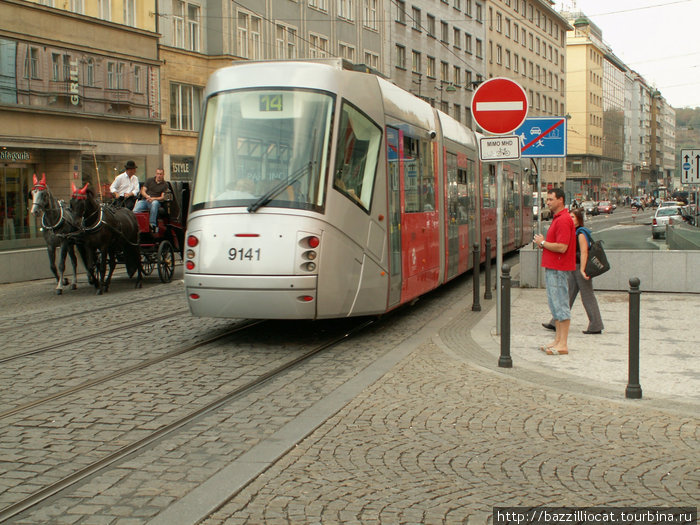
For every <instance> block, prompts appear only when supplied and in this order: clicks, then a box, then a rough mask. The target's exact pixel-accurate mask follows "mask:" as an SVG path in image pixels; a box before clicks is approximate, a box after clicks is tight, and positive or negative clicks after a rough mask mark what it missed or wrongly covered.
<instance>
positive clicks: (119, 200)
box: [109, 160, 139, 209]
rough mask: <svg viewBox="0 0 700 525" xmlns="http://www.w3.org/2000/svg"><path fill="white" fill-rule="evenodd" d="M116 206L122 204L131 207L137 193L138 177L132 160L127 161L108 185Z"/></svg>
mask: <svg viewBox="0 0 700 525" xmlns="http://www.w3.org/2000/svg"><path fill="white" fill-rule="evenodd" d="M109 191H111V192H112V196H114V198H115V200H116V202H115V204H116V205H117V206H124V207H125V208H129V209H132V208H133V207H134V204H135V203H136V197H138V194H139V178H138V177H137V176H136V163H135V162H134V161H133V160H130V161H127V163H126V165H125V166H124V171H123V172H121V173H120V174H119V175H117V177H116V178H115V179H114V182H113V183H112V185H111V186H110V187H109Z"/></svg>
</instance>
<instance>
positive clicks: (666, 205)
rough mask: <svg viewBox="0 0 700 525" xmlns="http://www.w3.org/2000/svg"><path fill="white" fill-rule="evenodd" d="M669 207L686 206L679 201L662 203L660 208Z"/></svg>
mask: <svg viewBox="0 0 700 525" xmlns="http://www.w3.org/2000/svg"><path fill="white" fill-rule="evenodd" d="M669 206H685V204H683V203H682V202H678V201H662V202H661V204H659V208H667V207H669Z"/></svg>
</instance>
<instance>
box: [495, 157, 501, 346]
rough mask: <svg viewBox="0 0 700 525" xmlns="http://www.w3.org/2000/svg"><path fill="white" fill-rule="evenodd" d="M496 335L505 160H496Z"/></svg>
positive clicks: (499, 311) (499, 307)
mask: <svg viewBox="0 0 700 525" xmlns="http://www.w3.org/2000/svg"><path fill="white" fill-rule="evenodd" d="M496 199H497V200H496V202H497V204H496V290H498V293H497V294H496V335H500V334H501V292H500V290H501V266H503V162H496Z"/></svg>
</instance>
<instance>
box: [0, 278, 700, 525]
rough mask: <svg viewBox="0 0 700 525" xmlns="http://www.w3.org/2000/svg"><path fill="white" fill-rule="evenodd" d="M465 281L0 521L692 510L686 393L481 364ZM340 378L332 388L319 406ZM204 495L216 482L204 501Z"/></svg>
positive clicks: (467, 518) (698, 493) (427, 519)
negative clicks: (519, 509) (634, 396)
mask: <svg viewBox="0 0 700 525" xmlns="http://www.w3.org/2000/svg"><path fill="white" fill-rule="evenodd" d="M469 281H471V279H468V280H467V279H463V280H461V281H459V282H457V283H453V284H452V285H450V286H448V287H445V288H444V289H443V290H442V291H440V292H439V293H437V294H433V295H431V296H429V297H426V298H424V299H423V300H421V302H420V303H419V304H418V305H417V306H416V307H414V308H410V309H406V310H405V311H402V312H399V313H398V315H396V316H395V319H394V320H393V321H392V322H391V323H383V324H381V325H380V326H379V327H378V328H377V329H374V330H373V331H371V333H370V334H368V335H367V336H366V337H361V338H358V339H354V340H350V341H348V342H347V343H346V344H344V345H343V346H342V347H339V348H338V349H334V350H333V351H332V352H329V353H327V354H322V355H320V356H318V357H317V358H315V359H314V363H313V364H312V365H311V366H309V367H305V368H304V369H300V370H298V371H295V372H293V373H291V374H287V375H286V376H284V377H282V378H278V379H276V380H275V381H273V382H271V383H270V384H269V385H266V386H265V387H264V388H261V389H259V390H258V391H257V392H256V393H255V394H254V395H253V396H249V397H247V398H245V399H241V400H238V401H236V402H234V403H232V404H230V405H228V406H227V407H224V408H223V409H221V410H219V411H217V412H215V413H212V414H210V415H208V416H207V417H205V418H202V419H201V420H199V421H197V422H196V423H193V424H190V425H188V426H187V427H185V428H184V429H182V430H181V431H179V432H178V433H177V434H175V435H172V436H169V437H168V438H167V439H163V440H161V441H159V442H158V443H157V444H154V445H153V446H152V447H151V448H150V449H148V450H145V451H143V452H142V453H140V454H138V455H135V456H133V457H130V458H129V459H128V460H126V461H123V462H121V463H120V464H119V465H116V466H115V467H114V468H111V469H109V470H107V471H104V472H101V473H99V474H97V475H95V476H93V477H92V478H90V479H88V480H86V481H85V482H83V483H81V484H80V485H77V486H76V487H73V488H72V489H70V490H69V491H65V492H63V493H61V494H60V495H58V496H57V497H54V498H53V499H52V500H49V501H48V502H46V503H45V504H43V505H42V506H41V507H40V508H37V509H34V510H33V511H31V512H29V513H26V514H23V515H21V516H18V517H17V518H15V519H13V520H12V523H22V524H35V523H71V524H72V523H80V524H83V523H94V524H101V523H105V524H110V525H112V524H137V523H148V522H152V523H154V524H155V523H168V525H176V524H179V523H183V524H185V523H198V522H199V521H200V520H201V519H205V523H209V524H214V523H232V524H237V523H250V524H258V523H269V524H277V523H279V524H288V523H292V524H306V523H309V524H315V523H319V524H321V523H322V524H327V523H362V524H364V523H382V524H394V523H409V524H412V523H415V524H419V523H420V524H423V523H427V524H433V523H469V524H481V523H490V521H491V520H490V517H491V512H492V508H493V507H494V506H535V505H557V506H561V505H568V506H590V505H617V506H628V505H629V506H642V505H643V506H651V505H660V506H671V505H693V506H694V505H697V501H698V500H699V499H700V489H699V487H700V465H699V464H698V460H697V458H698V457H699V456H700V454H698V452H700V450H699V449H700V446H699V445H698V443H699V442H698V437H699V436H698V417H697V416H698V407H697V405H692V404H691V405H688V404H685V405H684V404H682V403H680V404H679V403H675V402H669V400H668V399H658V400H655V402H647V401H646V400H640V401H624V399H623V398H621V396H620V394H619V392H615V391H611V390H605V389H603V388H600V385H599V384H597V383H596V384H595V385H593V386H591V385H590V384H588V383H587V382H586V380H585V378H584V379H582V378H581V377H578V378H576V377H574V376H567V375H564V374H562V373H561V371H560V370H557V369H553V368H546V369H544V368H543V367H541V366H539V367H538V366H536V364H532V363H530V364H529V365H528V366H521V362H522V361H521V360H520V358H517V357H515V355H517V353H516V354H514V357H515V366H514V368H513V369H498V368H497V367H496V366H495V363H496V359H494V354H493V349H492V348H483V347H482V345H481V344H479V343H477V342H475V340H474V339H473V336H474V332H475V331H476V329H477V328H478V327H479V326H480V325H481V323H483V322H485V321H484V320H485V319H487V318H488V316H489V315H491V314H492V312H493V310H492V309H491V306H492V304H493V303H495V300H494V301H493V302H485V303H482V304H484V309H485V311H484V312H472V311H471V310H470V306H471V304H470V303H471V290H470V288H469ZM530 317H532V314H530ZM195 321H196V320H195ZM482 331H483V330H482ZM489 339H491V336H490V334H488V333H487V334H486V337H485V339H484V340H489ZM484 344H485V345H486V346H488V345H489V344H492V341H490V342H489V341H486V342H485V343H484ZM227 351H228V349H227V348H226V347H225V345H222V346H221V347H220V348H218V349H216V350H215V351H213V352H212V356H210V357H211V358H213V359H209V360H210V361H211V362H212V363H213V362H215V358H216V355H217V353H218V355H219V356H222V355H224V353H225V352H227ZM392 359H393V361H392ZM188 366H189V365H188ZM193 370H196V367H195V368H193ZM221 373H222V374H224V373H225V372H221ZM163 374H164V375H163V377H164V378H166V377H169V378H170V379H169V381H171V382H172V385H173V386H172V388H171V391H172V392H173V393H174V394H175V395H177V396H192V393H191V392H189V390H188V388H186V387H184V386H178V384H177V383H176V382H175V380H176V379H177V378H176V376H177V373H176V372H175V373H170V372H168V371H163ZM168 374H170V375H168ZM370 375H371V377H369V378H368V379H363V378H364V377H365V376H370ZM205 380H206V378H205V376H202V381H205ZM355 380H357V385H359V386H357V387H356V390H352V391H350V393H349V394H347V399H345V400H341V401H340V402H339V403H338V404H336V405H332V404H331V403H330V402H329V401H328V400H329V399H330V398H332V397H333V395H332V394H334V393H335V392H337V391H338V390H341V389H342V388H344V387H346V386H347V385H348V384H350V383H352V382H353V381H355ZM363 380H364V383H363V382H362V381H363ZM149 381H150V380H149V379H146V378H144V379H143V380H142V383H143V386H142V390H143V391H144V392H146V393H148V392H152V391H153V388H152V385H151V383H150V382H149ZM129 395H131V394H129ZM148 395H151V394H148ZM124 401H126V402H128V399H125V400H124ZM122 402H123V401H120V402H119V404H121V403H122ZM689 406H690V409H688V407H689ZM96 408H98V409H99V408H100V407H96ZM113 408H116V409H117V411H118V413H120V411H119V407H118V406H115V407H102V408H101V410H104V411H105V414H107V415H108V412H107V410H108V409H110V410H111V409H113ZM156 408H158V409H159V410H160V409H161V408H162V410H161V412H160V413H161V414H165V415H167V413H168V412H169V411H170V410H172V407H170V409H169V408H168V407H167V406H165V405H163V406H162V407H156ZM127 412H128V411H126V412H124V413H127ZM314 412H316V413H315V414H313V415H314V416H315V419H314V418H310V417H308V415H309V413H314ZM312 419H313V421H312ZM122 423H123V424H127V423H128V421H126V420H124V421H122ZM290 426H291V427H294V426H296V427H298V429H297V433H295V434H294V435H293V436H292V434H293V433H292V432H289V431H288V430H286V429H288V427H290ZM62 429H63V427H62V426H60V425H59V426H58V427H57V428H56V429H55V430H54V431H55V432H62ZM314 429H315V430H314ZM25 431H27V432H28V435H30V434H31V430H30V429H25ZM41 431H42V432H44V431H45V429H44V430H41ZM304 436H306V437H305V438H304ZM104 439H105V440H109V439H111V438H110V437H109V436H107V435H105V436H104ZM265 444H267V448H265V447H264V445H265ZM101 446H102V447H105V446H109V444H108V443H105V444H103V445H101ZM256 451H262V452H260V456H259V457H258V456H257V455H256ZM270 451H274V452H270ZM10 453H11V452H10V451H8V450H7V449H5V450H3V451H0V461H1V460H2V459H3V457H5V458H6V457H8V456H7V455H8V454H10ZM36 453H37V454H41V453H42V452H41V451H37V452H36ZM251 453H253V456H254V458H253V460H252V461H251V463H249V464H244V463H242V462H241V458H242V457H245V456H246V454H248V455H250V454H251ZM72 454H74V451H72V450H67V451H66V458H68V457H73V456H72ZM250 464H253V465H256V469H257V470H255V472H248V471H247V470H246V469H247V468H248V467H249V466H250ZM227 472H229V473H230V472H233V473H235V474H236V475H237V476H238V477H239V478H240V480H239V481H238V482H237V484H236V483H233V482H232V481H231V477H226V476H225V475H224V474H226V473H227ZM260 472H262V474H260ZM2 477H3V475H2V473H0V481H1V479H2ZM23 485H24V486H27V487H28V488H31V482H30V481H27V482H25V483H24V484H23ZM212 489H214V490H215V491H216V492H217V493H221V494H224V496H222V497H221V499H220V500H219V503H218V504H217V505H215V506H213V507H212V506H211V502H210V501H209V502H206V503H204V500H205V499H206V496H207V495H208V494H205V493H208V492H212ZM231 494H234V495H233V497H230V495H231ZM217 497H218V496H217ZM218 505H221V506H220V507H219V508H218V510H214V509H216V508H217V506H218ZM212 511H213V512H212Z"/></svg>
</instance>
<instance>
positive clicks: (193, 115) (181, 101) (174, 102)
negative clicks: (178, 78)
mask: <svg viewBox="0 0 700 525" xmlns="http://www.w3.org/2000/svg"><path fill="white" fill-rule="evenodd" d="M201 102H202V88H200V87H196V86H189V85H186V84H176V83H174V82H173V83H171V84H170V127H171V128H172V129H178V130H183V131H197V130H198V129H199V117H200V114H199V111H200V108H201Z"/></svg>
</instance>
